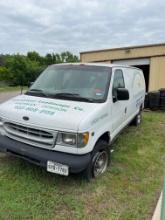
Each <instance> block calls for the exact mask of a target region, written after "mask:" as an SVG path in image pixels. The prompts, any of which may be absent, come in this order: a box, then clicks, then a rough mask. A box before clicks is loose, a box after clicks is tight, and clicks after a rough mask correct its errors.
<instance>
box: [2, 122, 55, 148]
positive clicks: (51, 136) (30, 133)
mask: <svg viewBox="0 0 165 220" xmlns="http://www.w3.org/2000/svg"><path fill="white" fill-rule="evenodd" d="M4 129H5V131H6V135H7V136H8V137H10V138H12V139H15V140H19V141H21V142H24V143H27V144H30V145H34V146H38V147H44V148H52V147H54V143H55V138H56V134H57V133H56V132H50V131H44V130H41V129H36V128H31V127H27V126H24V125H20V124H16V123H11V122H5V123H4Z"/></svg>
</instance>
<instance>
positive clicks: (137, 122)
mask: <svg viewBox="0 0 165 220" xmlns="http://www.w3.org/2000/svg"><path fill="white" fill-rule="evenodd" d="M141 121H142V113H141V111H140V112H139V113H138V114H137V115H136V116H135V118H134V119H133V121H132V124H133V125H134V126H139V125H140V124H141Z"/></svg>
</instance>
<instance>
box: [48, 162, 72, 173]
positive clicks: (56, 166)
mask: <svg viewBox="0 0 165 220" xmlns="http://www.w3.org/2000/svg"><path fill="white" fill-rule="evenodd" d="M47 171H48V172H51V173H56V174H60V175H63V176H68V175H69V167H68V166H66V165H63V164H60V163H56V162H53V161H47Z"/></svg>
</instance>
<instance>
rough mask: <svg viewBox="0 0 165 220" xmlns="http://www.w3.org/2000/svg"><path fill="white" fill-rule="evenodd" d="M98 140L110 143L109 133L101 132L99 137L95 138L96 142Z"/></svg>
mask: <svg viewBox="0 0 165 220" xmlns="http://www.w3.org/2000/svg"><path fill="white" fill-rule="evenodd" d="M100 140H102V141H105V142H106V143H108V144H109V143H110V134H109V132H105V133H104V134H102V135H101V136H100V137H99V139H98V140H97V142H98V141H100Z"/></svg>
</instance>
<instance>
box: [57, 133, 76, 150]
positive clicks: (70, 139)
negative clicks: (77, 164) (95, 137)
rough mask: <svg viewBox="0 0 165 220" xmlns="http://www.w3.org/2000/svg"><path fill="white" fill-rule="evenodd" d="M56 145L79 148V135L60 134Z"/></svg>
mask: <svg viewBox="0 0 165 220" xmlns="http://www.w3.org/2000/svg"><path fill="white" fill-rule="evenodd" d="M56 144H59V145H66V146H68V145H71V146H72V147H76V146H77V135H76V134H74V133H58V137H57V141H56Z"/></svg>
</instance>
